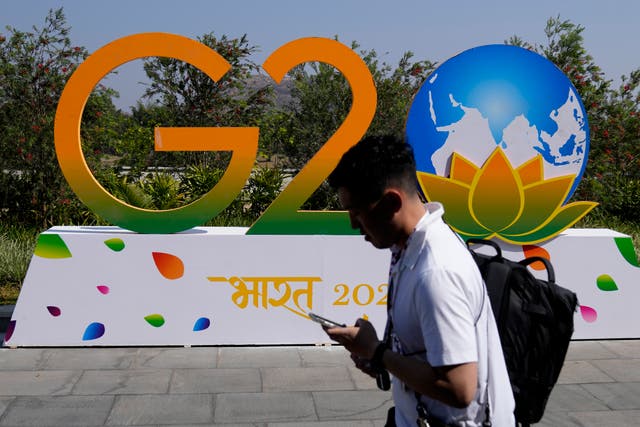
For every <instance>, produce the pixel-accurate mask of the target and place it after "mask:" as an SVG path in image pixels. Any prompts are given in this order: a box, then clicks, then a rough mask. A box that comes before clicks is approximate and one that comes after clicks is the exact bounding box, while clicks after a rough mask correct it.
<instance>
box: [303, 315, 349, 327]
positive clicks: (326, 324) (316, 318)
mask: <svg viewBox="0 0 640 427" xmlns="http://www.w3.org/2000/svg"><path fill="white" fill-rule="evenodd" d="M309 318H310V319H311V320H313V321H314V322H318V323H320V324H321V325H322V326H324V327H326V328H345V327H346V326H347V325H345V324H344V323H338V322H334V321H333V320H329V319H326V318H324V317H322V316H318V315H317V314H315V313H311V312H310V313H309Z"/></svg>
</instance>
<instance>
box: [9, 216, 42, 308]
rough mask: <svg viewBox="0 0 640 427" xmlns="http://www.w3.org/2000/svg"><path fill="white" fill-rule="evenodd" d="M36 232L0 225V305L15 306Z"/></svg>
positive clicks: (16, 226) (34, 242)
mask: <svg viewBox="0 0 640 427" xmlns="http://www.w3.org/2000/svg"><path fill="white" fill-rule="evenodd" d="M37 236H38V231H37V230H35V229H29V228H25V227H22V226H20V225H13V224H6V223H0V304H15V302H16V300H17V298H18V293H20V286H21V285H22V281H23V280H24V276H25V274H26V273H27V267H28V266H29V261H31V256H32V255H33V248H34V247H35V244H36V238H37Z"/></svg>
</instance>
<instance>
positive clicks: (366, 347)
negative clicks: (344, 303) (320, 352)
mask: <svg viewBox="0 0 640 427" xmlns="http://www.w3.org/2000/svg"><path fill="white" fill-rule="evenodd" d="M325 331H326V332H327V334H328V335H329V337H330V338H331V339H332V340H334V341H337V342H338V343H340V344H342V345H343V346H344V347H345V348H346V349H347V350H348V351H349V352H350V353H351V354H352V355H355V356H357V357H359V358H361V359H366V360H371V358H372V357H373V353H374V352H375V350H376V347H377V346H378V344H379V343H380V341H379V340H378V335H377V334H376V330H375V328H374V327H373V325H372V324H371V323H370V322H369V321H367V320H364V319H358V320H357V321H356V325H355V326H347V327H346V328H329V329H325Z"/></svg>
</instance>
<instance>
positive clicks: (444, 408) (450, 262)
mask: <svg viewBox="0 0 640 427" xmlns="http://www.w3.org/2000/svg"><path fill="white" fill-rule="evenodd" d="M329 184H330V185H331V186H332V187H333V188H334V189H336V190H337V192H338V197H339V199H340V203H341V204H342V206H343V207H344V209H346V210H347V211H348V212H349V217H350V220H351V226H352V227H353V228H354V229H359V230H360V232H361V233H362V234H363V235H364V236H365V240H367V241H368V242H370V243H371V244H372V245H373V246H375V247H376V248H379V249H384V248H391V252H392V261H391V269H390V274H389V294H388V321H387V327H386V329H387V330H386V331H385V337H384V339H383V340H382V341H380V340H378V336H377V333H376V331H375V329H374V327H373V326H372V324H371V323H369V322H367V321H366V320H364V319H358V320H357V322H356V324H355V326H350V327H346V328H330V329H327V330H326V331H327V333H328V334H329V336H330V337H331V338H332V339H333V340H335V341H337V342H339V343H340V344H343V345H344V346H345V348H346V349H347V350H348V351H349V352H350V353H351V357H352V359H353V360H354V362H355V364H356V366H357V367H358V368H360V369H361V370H362V371H364V372H365V373H368V374H369V375H372V376H374V375H375V374H376V372H379V371H380V369H383V368H384V369H386V370H388V371H389V372H390V373H391V374H392V376H393V399H394V403H395V416H394V415H392V414H393V412H392V411H390V415H391V417H390V418H391V422H390V423H389V424H388V425H394V424H392V423H393V421H394V419H395V425H397V426H401V427H408V426H412V427H413V426H415V425H416V421H417V420H419V419H422V418H429V420H430V422H431V425H432V426H433V425H444V424H437V423H438V422H440V423H445V424H447V425H456V426H481V425H483V423H485V424H484V425H489V424H488V422H489V421H490V422H491V423H492V424H491V425H493V426H495V427H504V426H508V427H512V426H514V425H515V419H514V416H513V409H514V400H513V395H512V392H511V386H510V384H509V378H508V374H507V371H506V367H505V363H504V357H503V355H502V349H501V347H500V338H499V336H498V332H497V328H496V324H495V320H494V317H493V313H492V311H491V305H490V302H489V298H488V295H487V293H486V290H485V287H484V284H483V282H482V277H481V276H480V273H479V271H478V268H477V266H476V264H475V262H474V261H473V258H472V257H471V255H470V254H469V251H468V250H467V248H466V247H465V245H464V243H463V242H462V241H461V240H460V239H459V238H458V236H457V235H456V234H455V233H454V232H453V231H452V230H451V229H450V228H449V227H448V226H447V225H446V224H445V223H444V221H443V220H442V214H443V213H444V210H443V207H442V205H441V204H439V203H428V204H426V205H425V204H423V202H422V200H421V199H420V195H419V192H418V184H417V178H416V166H415V160H414V158H413V150H412V149H411V147H410V146H409V145H408V144H406V143H404V142H403V141H401V140H399V139H396V138H393V137H367V138H365V139H363V140H362V141H360V142H359V143H358V144H356V145H355V146H354V147H352V148H351V149H350V150H349V151H347V152H346V153H345V154H344V156H343V157H342V159H341V160H340V162H339V164H338V166H337V167H336V169H335V170H334V171H333V172H332V173H331V175H330V176H329ZM425 411H426V414H428V417H427V416H426V415H425ZM418 412H420V414H419V413H418Z"/></svg>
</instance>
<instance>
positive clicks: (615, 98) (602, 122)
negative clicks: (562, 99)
mask: <svg viewBox="0 0 640 427" xmlns="http://www.w3.org/2000/svg"><path fill="white" fill-rule="evenodd" d="M583 31H584V27H582V26H580V25H576V24H574V23H572V22H571V21H569V20H562V19H560V17H556V18H550V19H549V20H548V21H547V25H546V28H545V34H546V36H547V44H546V45H537V46H534V45H530V44H528V43H525V42H523V41H522V40H521V39H520V38H518V37H513V38H511V39H510V40H509V43H511V44H515V45H519V46H522V47H526V48H529V49H532V50H534V51H536V52H538V53H540V54H541V55H544V56H545V57H546V58H547V59H549V60H550V61H552V62H553V63H555V64H556V65H557V66H558V67H559V68H560V69H561V70H562V71H563V72H564V73H565V74H566V75H567V76H568V77H569V79H570V80H571V82H572V83H573V85H574V86H575V87H576V89H577V90H578V92H579V94H580V97H581V98H582V102H583V104H584V106H585V109H586V110H587V116H588V119H589V128H590V151H589V160H588V163H587V168H586V170H585V173H584V175H583V179H582V183H581V184H580V186H579V188H578V191H576V193H575V195H574V198H576V199H580V200H595V201H598V202H599V203H600V204H601V207H600V210H601V211H604V213H606V214H613V215H616V216H619V217H622V218H623V219H630V220H634V221H637V220H640V209H639V208H640V147H639V145H638V139H639V137H640V116H639V114H640V109H639V101H640V93H639V89H638V84H639V82H640V70H636V71H633V72H631V73H630V75H629V76H622V85H621V86H620V87H619V88H617V89H613V88H612V87H611V85H612V82H611V80H607V79H605V78H604V73H603V72H602V70H601V68H600V67H599V66H598V65H597V64H596V63H595V62H594V59H593V57H592V56H591V55H589V53H588V52H587V50H586V48H585V47H584V39H583V36H582V33H583Z"/></svg>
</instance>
